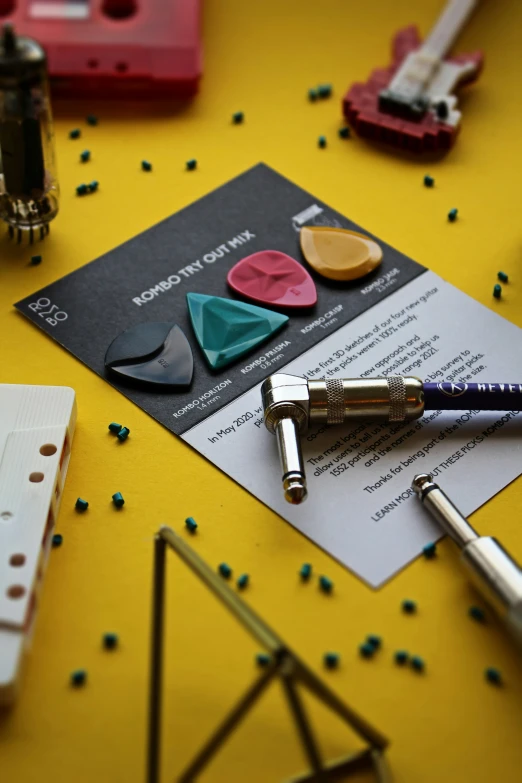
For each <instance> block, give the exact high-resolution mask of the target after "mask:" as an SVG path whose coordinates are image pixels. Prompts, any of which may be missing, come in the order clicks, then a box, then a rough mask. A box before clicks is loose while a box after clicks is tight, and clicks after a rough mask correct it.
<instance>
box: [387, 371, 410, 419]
mask: <svg viewBox="0 0 522 783" xmlns="http://www.w3.org/2000/svg"><path fill="white" fill-rule="evenodd" d="M386 380H387V381H388V389H389V392H390V415H389V421H404V420H405V418H406V386H405V385H404V379H403V378H402V376H400V375H389V376H388V378H387V379H386Z"/></svg>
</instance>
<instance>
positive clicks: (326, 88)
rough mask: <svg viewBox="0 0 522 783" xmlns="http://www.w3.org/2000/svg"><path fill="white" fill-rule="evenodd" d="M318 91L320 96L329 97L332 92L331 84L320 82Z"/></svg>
mask: <svg viewBox="0 0 522 783" xmlns="http://www.w3.org/2000/svg"><path fill="white" fill-rule="evenodd" d="M317 93H318V95H319V97H320V98H329V97H330V96H331V94H332V85H331V84H320V85H319V87H318V88H317Z"/></svg>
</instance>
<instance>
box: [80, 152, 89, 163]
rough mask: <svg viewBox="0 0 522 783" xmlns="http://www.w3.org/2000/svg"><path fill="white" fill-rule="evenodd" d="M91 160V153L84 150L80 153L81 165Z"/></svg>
mask: <svg viewBox="0 0 522 783" xmlns="http://www.w3.org/2000/svg"><path fill="white" fill-rule="evenodd" d="M90 159H91V153H90V151H89V150H84V151H83V152H81V153H80V160H81V162H82V163H87V161H88V160H90Z"/></svg>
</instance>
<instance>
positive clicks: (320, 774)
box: [281, 675, 328, 783]
mask: <svg viewBox="0 0 522 783" xmlns="http://www.w3.org/2000/svg"><path fill="white" fill-rule="evenodd" d="M281 680H282V684H283V688H284V690H285V693H286V696H287V698H288V705H289V707H290V711H291V712H292V713H293V716H294V720H295V724H296V727H297V731H298V733H299V736H300V738H301V742H302V743H303V748H304V751H305V753H306V755H307V756H308V761H309V762H310V766H311V767H312V769H313V771H314V778H313V779H314V781H316V783H327V781H328V775H327V774H326V772H325V770H324V766H323V762H322V760H321V755H320V753H319V748H318V747H317V745H316V743H315V739H314V735H313V732H312V729H311V727H310V724H309V722H308V718H307V716H306V713H305V710H304V707H303V704H302V702H301V698H300V696H299V694H298V692H297V690H296V688H295V687H294V683H293V681H292V677H291V675H286V676H285V675H283V677H282V678H281Z"/></svg>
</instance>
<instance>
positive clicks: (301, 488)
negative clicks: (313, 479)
mask: <svg viewBox="0 0 522 783" xmlns="http://www.w3.org/2000/svg"><path fill="white" fill-rule="evenodd" d="M283 489H284V491H285V500H286V501H287V502H288V503H292V504H293V505H294V506H298V505H299V503H302V502H303V500H305V499H306V496H307V494H308V490H307V489H306V479H305V477H304V475H303V474H299V473H294V474H293V475H290V476H286V477H285V479H284V481H283Z"/></svg>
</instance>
